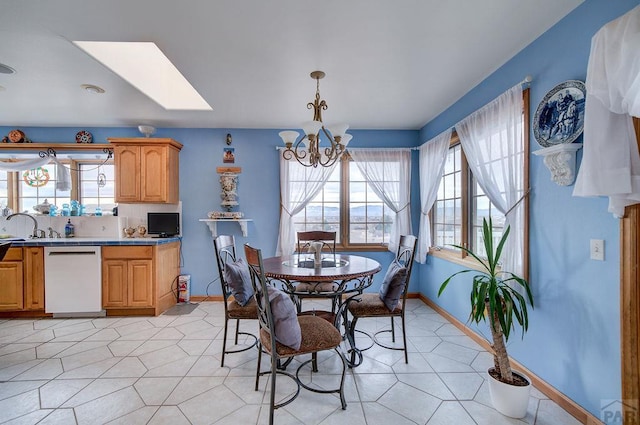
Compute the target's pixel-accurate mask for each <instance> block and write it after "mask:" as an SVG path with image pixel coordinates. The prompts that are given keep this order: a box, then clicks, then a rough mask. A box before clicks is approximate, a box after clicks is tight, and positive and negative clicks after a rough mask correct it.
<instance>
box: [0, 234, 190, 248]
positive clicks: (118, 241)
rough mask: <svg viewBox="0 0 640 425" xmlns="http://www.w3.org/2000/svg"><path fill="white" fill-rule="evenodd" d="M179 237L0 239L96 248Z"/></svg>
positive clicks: (20, 243) (163, 241)
mask: <svg viewBox="0 0 640 425" xmlns="http://www.w3.org/2000/svg"><path fill="white" fill-rule="evenodd" d="M181 239H182V238H181V237H177V236H176V237H171V238H81V237H77V238H39V239H26V238H25V239H21V238H8V239H0V243H2V242H11V246H15V247H20V246H70V245H71V246H73V245H84V246H96V245H163V244H167V243H171V242H178V241H180V240H181Z"/></svg>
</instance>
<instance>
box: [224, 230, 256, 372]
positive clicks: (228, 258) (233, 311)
mask: <svg viewBox="0 0 640 425" xmlns="http://www.w3.org/2000/svg"><path fill="white" fill-rule="evenodd" d="M213 247H214V249H215V252H216V260H217V263H218V272H219V273H220V284H221V287H222V296H223V297H224V339H223V341H222V359H221V360H220V367H224V357H225V355H226V354H231V353H240V352H242V351H247V350H250V349H251V348H253V347H255V346H257V344H258V338H257V337H256V336H255V335H254V334H252V333H249V332H241V331H240V321H241V320H258V310H257V308H256V302H255V299H254V297H253V296H252V297H251V299H250V300H249V302H248V303H247V304H246V305H244V306H243V305H240V304H239V303H238V301H237V300H235V299H231V295H232V294H233V290H232V286H231V282H228V281H227V279H226V277H225V268H226V267H227V265H228V264H230V263H231V262H235V261H236V260H237V257H236V246H235V238H234V237H233V236H228V235H220V236H218V237H216V238H214V239H213ZM247 271H248V269H247ZM233 319H235V321H236V331H235V339H234V343H235V346H236V348H233V349H231V350H228V349H227V331H228V327H229V320H233ZM239 335H245V336H247V337H248V338H251V339H252V340H251V343H250V344H247V345H243V346H240V347H238V336H239Z"/></svg>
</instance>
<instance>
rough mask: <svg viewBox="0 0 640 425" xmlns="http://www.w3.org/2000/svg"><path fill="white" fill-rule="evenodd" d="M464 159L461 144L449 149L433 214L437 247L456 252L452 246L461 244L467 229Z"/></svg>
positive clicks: (434, 236) (434, 237)
mask: <svg viewBox="0 0 640 425" xmlns="http://www.w3.org/2000/svg"><path fill="white" fill-rule="evenodd" d="M463 159H464V157H463V155H462V149H461V148H460V143H459V142H458V143H456V144H454V145H453V146H452V147H450V148H449V152H448V154H447V160H446V162H445V165H444V171H443V172H442V180H440V186H439V187H438V197H437V198H436V202H435V204H434V209H433V213H432V216H433V221H432V223H433V240H434V244H435V246H439V247H448V248H450V249H454V250H455V249H456V248H454V247H452V246H451V245H452V244H456V245H460V244H461V242H462V241H463V238H462V234H463V230H465V229H466V226H464V227H463V221H462V201H463V199H462V192H463V190H462V182H463V176H462V175H463V172H464V175H465V177H466V175H467V170H466V163H465V164H463V163H462V161H463Z"/></svg>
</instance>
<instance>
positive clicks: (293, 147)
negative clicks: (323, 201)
mask: <svg viewBox="0 0 640 425" xmlns="http://www.w3.org/2000/svg"><path fill="white" fill-rule="evenodd" d="M324 75H325V74H324V72H322V71H313V72H312V73H311V78H313V79H314V80H316V98H315V100H314V101H313V102H309V103H308V104H307V109H312V108H313V121H307V122H305V123H303V124H302V129H303V131H304V133H305V135H304V136H303V137H302V138H301V139H300V140H297V139H298V136H299V135H300V133H298V132H297V131H290V130H287V131H281V132H280V133H279V135H280V137H281V138H282V141H283V142H284V145H285V149H284V151H283V152H282V157H283V158H284V159H286V160H291V159H294V158H295V159H296V160H297V161H298V162H299V163H300V164H302V165H304V166H305V167H317V166H318V164H319V165H321V166H323V167H330V166H332V165H333V164H335V162H336V161H337V160H338V159H339V158H340V156H342V153H343V152H344V150H345V148H346V147H347V144H348V143H349V141H350V140H351V137H352V136H351V135H350V134H346V131H347V129H348V128H349V125H347V124H336V125H334V126H332V127H331V128H330V129H329V130H328V131H327V129H325V127H324V124H323V122H322V110H323V109H324V110H326V109H327V102H325V101H324V100H321V99H320V79H322V78H324ZM320 130H322V132H323V133H324V135H325V136H326V137H327V139H329V142H330V143H331V146H330V147H329V146H327V147H324V148H321V147H320ZM296 140H297V141H296ZM321 149H324V151H321ZM307 157H308V158H307Z"/></svg>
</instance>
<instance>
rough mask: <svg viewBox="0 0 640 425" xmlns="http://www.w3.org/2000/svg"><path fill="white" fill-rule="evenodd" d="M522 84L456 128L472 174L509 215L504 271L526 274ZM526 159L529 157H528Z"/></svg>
mask: <svg viewBox="0 0 640 425" xmlns="http://www.w3.org/2000/svg"><path fill="white" fill-rule="evenodd" d="M522 106H523V103H522V85H520V84H518V85H516V86H514V87H513V88H511V89H509V90H508V91H506V92H505V93H504V94H502V95H501V96H500V97H498V98H497V99H495V100H494V101H493V102H491V103H489V104H488V105H486V106H485V107H483V108H482V109H480V110H478V111H476V112H474V113H473V114H471V115H470V116H468V117H467V118H465V119H464V120H462V121H461V122H459V123H458V124H457V125H456V130H457V132H458V136H459V137H460V144H461V145H462V150H463V151H464V154H465V156H466V158H467V162H468V163H469V169H470V170H471V172H472V173H473V175H474V177H475V178H476V180H477V181H478V185H480V187H481V188H482V190H483V191H484V193H485V194H486V195H487V197H488V198H489V200H490V201H491V202H492V203H493V204H494V205H495V207H496V208H497V209H498V210H499V211H500V212H501V213H502V214H504V215H505V224H504V228H505V229H506V228H507V226H511V233H510V235H509V238H508V240H507V242H506V243H505V246H504V249H503V264H502V267H503V269H504V270H506V271H509V272H512V273H515V274H517V275H520V276H522V275H523V272H524V226H525V223H524V203H522V202H520V201H521V200H522V199H524V197H525V196H526V193H525V185H526V181H525V179H526V176H525V175H524V164H525V161H524V155H525V152H524V130H523V114H522ZM526 154H528V152H527V153H526Z"/></svg>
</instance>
